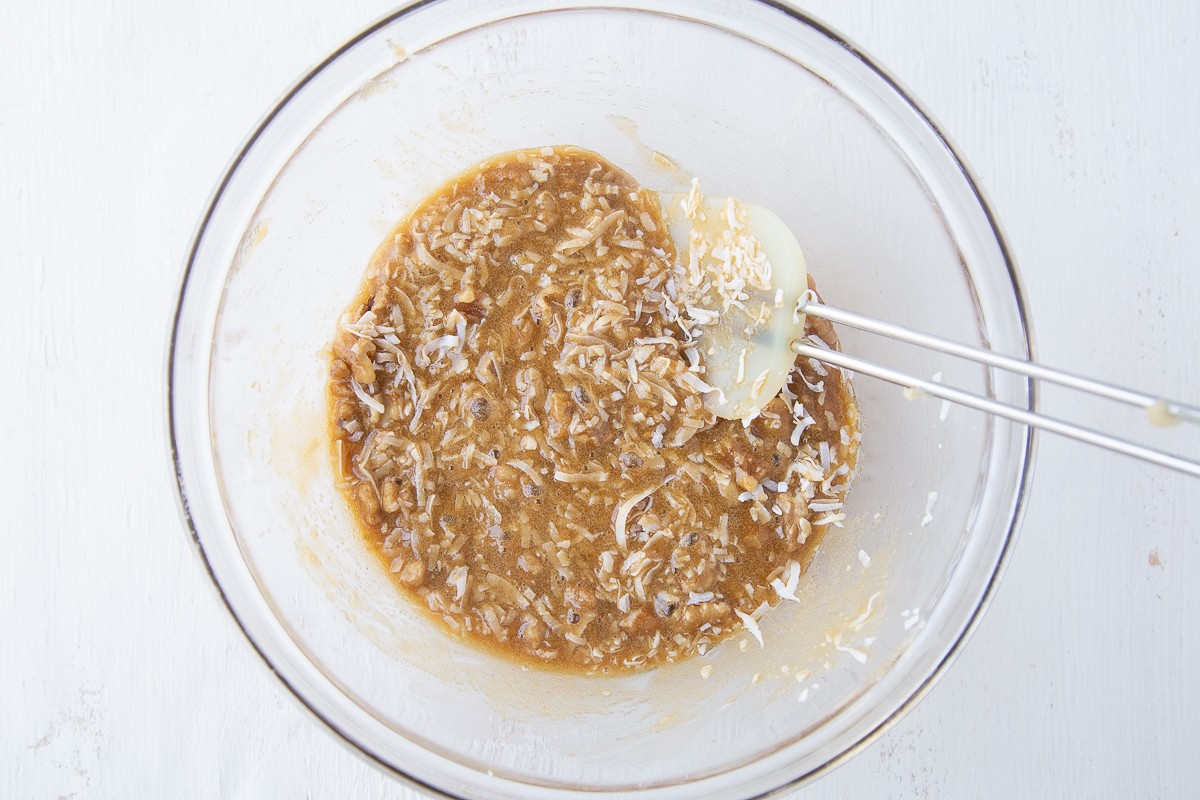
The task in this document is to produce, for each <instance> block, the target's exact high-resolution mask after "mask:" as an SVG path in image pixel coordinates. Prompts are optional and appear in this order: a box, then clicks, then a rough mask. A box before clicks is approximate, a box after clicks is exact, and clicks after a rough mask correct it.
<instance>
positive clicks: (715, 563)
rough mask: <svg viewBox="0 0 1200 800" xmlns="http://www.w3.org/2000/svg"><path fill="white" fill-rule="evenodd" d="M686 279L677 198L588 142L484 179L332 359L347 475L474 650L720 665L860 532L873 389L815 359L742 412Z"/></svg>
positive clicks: (386, 257)
mask: <svg viewBox="0 0 1200 800" xmlns="http://www.w3.org/2000/svg"><path fill="white" fill-rule="evenodd" d="M685 280H686V274H685V269H684V267H683V266H681V265H680V263H679V259H678V256H677V253H676V250H675V246H674V244H673V243H672V241H671V238H670V236H669V234H668V231H667V228H666V226H665V225H664V223H663V219H662V211H661V208H660V206H659V201H658V199H657V197H656V195H655V194H654V193H652V192H650V191H648V190H645V189H642V188H641V187H639V186H638V185H637V183H636V182H635V181H634V180H633V179H632V178H631V177H629V176H628V175H627V174H625V173H624V172H622V171H621V170H620V169H618V168H616V167H614V166H613V165H612V164H610V163H608V162H607V161H605V160H604V159H603V158H601V157H600V156H598V155H596V154H594V153H591V152H588V151H586V150H582V149H579V148H575V147H555V148H542V149H537V150H527V151H520V152H515V153H508V154H505V155H501V156H497V157H495V158H493V159H491V160H489V161H487V162H485V163H483V164H481V165H480V166H479V167H478V168H476V169H474V170H472V171H470V172H468V173H466V174H463V175H461V176H459V177H458V178H456V179H454V180H453V181H452V182H450V183H448V184H446V185H445V186H443V187H442V188H441V189H440V190H438V191H437V192H436V193H435V194H433V195H432V196H431V197H430V198H429V199H428V200H426V201H425V203H424V204H423V205H422V206H420V207H419V208H418V209H416V211H415V212H414V213H413V214H412V216H411V217H410V218H409V219H408V220H406V221H405V222H404V223H402V224H401V225H400V226H399V227H398V228H397V229H396V230H395V232H394V235H393V236H392V237H390V238H389V240H388V241H387V242H386V243H385V244H384V245H383V246H382V247H381V248H380V249H379V250H378V251H377V252H376V254H375V256H374V257H373V259H372V261H371V264H370V266H369V267H368V270H367V274H366V280H365V283H364V286H363V287H362V289H361V291H360V294H359V296H358V297H357V299H356V300H355V302H354V303H353V304H352V305H351V307H350V309H349V310H348V311H347V313H346V314H345V315H344V316H343V317H342V320H341V324H340V327H339V330H338V333H337V334H336V336H335V338H334V340H333V342H332V343H331V345H330V350H331V353H332V361H331V366H330V378H331V380H330V384H329V389H330V398H331V423H332V424H331V428H332V431H333V437H334V438H333V441H334V445H333V447H334V458H335V461H336V472H337V474H338V476H339V478H340V481H341V487H342V488H343V489H344V491H345V492H346V495H347V497H348V499H349V501H350V505H351V507H352V508H353V510H354V512H355V514H356V516H357V517H358V519H359V520H360V522H361V523H362V527H363V531H364V535H365V537H366V539H367V540H368V542H369V544H370V546H372V547H373V548H374V549H375V551H376V552H377V553H378V554H379V556H380V557H381V558H382V559H383V561H384V564H385V565H386V568H387V569H388V570H389V571H390V573H391V574H392V576H393V577H394V579H395V581H396V583H397V585H398V586H399V587H400V588H401V589H402V590H403V591H404V592H406V593H408V594H410V595H411V596H412V598H413V599H414V600H415V601H417V602H419V603H420V604H421V605H422V606H424V607H426V608H428V610H429V611H430V612H431V613H432V614H433V615H435V616H436V617H437V618H438V619H440V620H442V621H443V622H444V624H445V626H446V628H447V629H448V631H449V632H450V633H451V634H452V635H455V636H462V637H466V638H469V639H471V640H473V641H475V642H477V643H478V644H481V645H484V646H486V647H489V648H491V649H493V650H499V651H502V652H505V653H508V654H511V655H514V656H516V657H519V658H524V659H533V660H535V661H537V662H540V663H552V664H554V665H561V666H567V667H572V668H577V669H582V670H586V671H609V670H613V669H633V668H641V667H646V666H651V665H655V664H660V663H663V662H670V661H677V660H679V659H681V658H684V657H686V656H689V655H692V654H696V653H704V652H705V651H706V650H707V649H709V648H711V647H712V646H714V645H715V644H716V643H717V642H719V641H721V640H722V639H724V638H726V637H728V636H729V635H731V634H732V633H734V632H736V631H738V630H742V629H748V630H749V631H750V632H751V633H755V634H757V630H758V629H757V624H756V622H755V620H757V619H758V618H759V617H761V615H762V614H764V613H765V612H766V611H767V610H768V609H769V608H770V607H771V605H773V604H775V603H776V602H778V600H779V599H780V597H784V596H788V595H791V594H792V593H793V591H794V588H795V586H796V580H797V578H798V576H799V574H800V573H801V571H802V570H803V568H804V567H805V566H807V563H808V561H809V560H811V558H812V554H813V548H814V547H815V545H816V543H817V542H818V541H819V540H820V538H821V536H822V535H823V534H824V532H825V529H826V528H827V527H828V526H830V525H832V524H837V523H838V521H839V520H841V519H842V518H843V515H842V512H841V508H842V504H843V502H844V500H845V494H846V490H847V487H848V484H849V479H850V477H851V476H852V475H853V472H854V468H855V464H856V461H857V454H858V441H859V438H860V436H859V426H858V409H857V406H856V405H855V402H854V399H853V395H852V392H851V389H850V385H849V382H848V381H847V380H846V378H845V376H843V375H842V373H841V372H840V371H839V370H837V369H836V368H832V367H830V368H826V367H822V366H821V365H820V364H818V363H815V362H814V363H812V364H809V363H803V364H800V363H797V365H796V367H795V368H794V369H793V371H792V374H791V377H790V379H789V381H788V383H787V385H786V386H785V387H784V389H783V390H782V391H781V392H780V394H779V395H778V396H777V397H775V398H774V399H773V400H772V401H771V402H770V403H769V404H768V405H767V406H766V407H765V408H763V409H762V411H761V413H760V414H759V415H758V416H757V417H754V418H753V419H748V420H725V419H718V418H717V417H716V416H714V415H713V414H712V413H711V412H710V411H708V410H707V409H706V408H705V404H704V394H703V393H704V392H706V391H709V390H710V389H711V387H709V386H708V384H706V383H705V381H704V366H703V357H702V354H701V353H699V352H698V350H697V348H696V347H695V346H694V344H693V336H692V334H691V332H690V331H688V330H687V325H686V324H684V323H685V322H686V320H681V319H680V317H679V312H678V307H677V305H676V302H675V301H676V300H677V299H678V298H679V288H680V287H681V286H683V281H685ZM812 323H813V321H812V320H809V323H808V324H807V325H806V328H805V333H806V334H807V336H808V337H809V338H810V339H813V338H818V339H820V340H821V341H822V342H823V343H824V344H826V345H828V346H830V347H836V346H837V341H836V339H835V337H834V334H833V331H832V329H831V328H830V327H829V326H828V324H826V323H819V322H818V325H819V327H817V328H814V327H813V326H812Z"/></svg>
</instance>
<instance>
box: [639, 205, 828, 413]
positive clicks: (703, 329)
mask: <svg viewBox="0 0 1200 800" xmlns="http://www.w3.org/2000/svg"><path fill="white" fill-rule="evenodd" d="M659 201H660V202H661V204H662V208H663V217H664V219H665V221H666V223H667V225H668V226H669V228H670V233H671V238H672V240H674V242H675V247H676V249H677V250H678V251H679V259H680V261H681V262H682V265H683V268H684V276H685V277H684V279H683V281H682V284H683V285H682V286H680V287H677V291H678V295H679V300H678V305H679V314H680V321H681V322H682V323H683V324H684V325H686V326H687V327H688V329H689V330H691V331H692V332H693V335H695V336H697V337H698V339H699V343H698V345H697V347H698V349H699V351H700V353H701V363H702V365H703V368H704V373H703V374H702V376H701V377H702V378H703V380H704V382H705V383H707V384H708V385H709V386H712V387H713V391H711V392H708V393H707V394H705V396H704V402H705V405H706V406H707V407H708V408H709V410H711V411H712V412H713V413H715V414H716V415H717V416H720V417H724V418H726V419H744V418H746V417H753V416H755V415H756V414H757V412H758V409H760V408H761V407H762V406H764V405H766V404H767V403H768V402H770V401H771V399H772V398H773V397H775V395H776V394H778V393H779V390H780V389H781V388H782V387H783V384H784V382H785V381H786V380H787V376H788V373H789V372H790V371H791V368H792V364H793V363H794V362H795V359H796V357H795V355H794V354H792V352H791V351H790V350H789V349H788V346H789V345H790V344H791V341H792V340H793V339H796V338H799V337H800V336H801V335H802V334H803V327H804V320H803V318H802V317H801V316H799V315H798V314H796V304H797V301H798V300H799V299H800V296H801V295H803V294H804V292H805V291H806V290H807V289H808V276H807V272H806V270H805V267H804V253H803V252H802V251H801V250H800V244H799V242H797V241H796V237H795V236H794V235H793V234H792V232H791V231H790V230H789V229H788V227H787V225H785V224H784V223H783V220H781V219H779V217H778V216H776V215H775V214H774V213H773V212H771V211H769V210H767V209H765V208H762V207H761V206H756V205H753V204H751V203H744V202H741V201H740V200H735V199H734V198H732V197H729V198H724V197H721V198H718V197H704V196H702V195H701V194H700V192H699V188H698V186H697V184H696V183H695V182H693V185H692V191H691V192H690V193H681V194H671V193H667V192H660V193H659Z"/></svg>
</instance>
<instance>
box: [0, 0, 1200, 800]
mask: <svg viewBox="0 0 1200 800" xmlns="http://www.w3.org/2000/svg"><path fill="white" fill-rule="evenodd" d="M808 8H809V9H810V10H811V11H812V12H813V13H815V14H816V15H817V16H818V17H820V18H822V19H824V20H825V21H827V22H828V23H829V24H831V25H832V26H834V27H835V28H838V29H840V30H841V31H843V32H844V33H846V34H847V35H849V36H850V37H851V38H852V39H854V40H855V41H857V42H858V43H859V44H860V45H862V46H863V47H864V48H865V49H866V50H867V51H868V52H870V53H872V54H873V55H874V56H876V57H877V58H878V59H879V60H880V61H882V63H883V64H885V65H886V66H887V67H888V68H890V69H891V70H892V72H893V73H894V74H895V75H896V76H897V77H899V78H900V80H901V81H903V82H904V83H906V84H907V85H908V86H909V87H910V88H911V89H912V90H913V91H914V92H915V93H916V95H917V96H918V97H920V98H921V99H922V100H923V101H924V103H925V105H926V106H927V108H929V109H930V110H931V111H932V112H933V114H934V116H935V117H936V118H937V119H939V120H940V121H941V123H942V124H943V126H944V128H945V130H946V131H948V132H949V133H950V135H951V136H952V137H953V138H954V139H955V140H956V141H957V142H958V144H959V145H960V146H961V148H962V150H963V152H964V153H965V155H966V157H967V158H968V160H969V161H970V162H971V163H972V165H973V166H974V167H975V169H976V171H977V172H978V174H979V175H980V177H981V178H982V181H983V184H984V186H985V187H986V189H987V191H988V192H989V194H990V196H991V198H992V200H993V201H994V203H995V206H996V209H997V210H998V212H999V215H1000V218H1001V220H1002V221H1003V223H1004V225H1005V226H1006V228H1007V230H1008V233H1009V235H1010V237H1011V241H1012V245H1013V248H1014V250H1015V254H1016V257H1017V261H1018V263H1019V264H1020V266H1021V269H1022V271H1023V274H1024V277H1025V281H1026V286H1027V290H1028V298H1029V306H1030V312H1031V314H1032V319H1033V322H1034V326H1035V334H1036V337H1037V341H1038V345H1039V347H1040V355H1041V358H1042V360H1043V361H1045V362H1046V363H1049V364H1054V365H1059V366H1068V367H1070V368H1072V369H1075V370H1077V371H1080V372H1082V373H1085V374H1092V375H1098V376H1103V375H1112V376H1115V375H1116V374H1117V373H1120V375H1121V378H1122V379H1123V380H1125V381H1126V382H1128V383H1131V384H1135V385H1142V386H1146V387H1151V388H1157V389H1158V390H1160V391H1161V392H1163V393H1166V394H1168V395H1173V396H1179V397H1182V398H1186V399H1190V400H1192V401H1200V358H1198V357H1197V343H1198V340H1200V315H1197V314H1196V312H1195V308H1194V307H1195V303H1196V300H1197V298H1200V146H1198V145H1197V143H1198V141H1200V139H1198V134H1197V131H1198V130H1200V11H1198V9H1200V6H1197V5H1196V4H1194V3H1191V2H1188V1H1187V0H1176V1H1175V2H1166V1H1165V0H1164V2H1142V3H1138V2H1132V1H1131V0H1103V2H1083V0H1067V1H1066V2H1057V3H1044V2H1036V1H1035V0H1006V2H999V1H998V0H995V1H993V0H973V1H972V2H961V1H959V2H954V1H952V0H900V1H898V2H890V3H885V2H873V1H872V0H813V2H810V3H809V5H808ZM387 10H388V2H387V0H320V1H317V0H305V1H304V2H297V1H296V0H289V1H288V2H284V0H255V2H244V1H239V2H230V1H229V0H215V1H213V0H210V1H209V2H194V1H193V2H179V3H157V2H149V1H148V0H141V2H133V1H131V0H114V2H110V3H82V2H80V3H68V2H63V0H50V2H43V3H33V2H20V1H19V0H18V1H17V2H6V3H3V4H0V164H2V168H0V341H2V342H3V343H4V345H3V346H4V351H3V352H4V358H3V367H2V368H0V375H3V378H2V379H0V380H2V381H3V386H4V391H3V393H2V395H0V397H2V399H0V431H2V433H0V443H2V444H3V449H2V452H3V458H0V499H2V504H0V512H2V513H0V537H2V538H0V548H2V555H0V598H2V606H0V608H2V612H3V613H2V619H3V623H2V625H3V628H2V631H0V636H2V638H0V697H2V698H3V703H2V706H0V708H2V712H3V724H0V764H2V766H0V795H3V796H5V797H13V798H25V797H28V798H42V797H46V798H57V797H78V798H85V797H86V798H92V797H96V798H124V797H167V796H170V797H180V798H183V797H196V798H200V797H204V798H208V797H231V798H242V797H244V798H275V797H279V798H285V797H286V798H292V797H308V798H341V797H361V798H405V799H406V800H411V798H414V797H415V795H414V793H413V792H412V791H411V790H409V789H407V788H405V787H403V786H401V785H400V784H398V783H396V782H395V781H394V780H392V779H391V778H389V777H387V776H385V775H384V774H383V773H381V772H379V771H378V770H376V769H375V768H374V767H372V766H371V765H369V764H367V763H366V762H364V761H363V760H361V759H359V758H357V757H356V756H355V755H354V754H352V753H351V752H350V751H349V750H348V749H347V748H345V747H344V746H342V745H341V744H340V743H339V742H338V741H337V740H335V738H334V737H333V736H332V735H331V734H329V733H328V732H327V731H326V730H325V729H324V728H323V727H322V726H321V725H320V724H319V723H317V722H316V721H315V720H314V719H313V718H311V717H310V716H309V715H308V714H307V713H306V712H305V711H303V710H302V709H301V708H300V706H299V705H298V703H296V702H295V701H294V700H293V699H292V698H291V697H290V695H288V694H287V692H286V691H285V690H284V689H283V688H282V686H281V685H280V684H279V683H278V682H277V681H276V680H275V678H274V677H273V676H272V675H271V674H270V672H269V671H268V669H267V668H266V667H265V666H264V664H263V663H262V661H261V660H260V659H259V657H258V655H257V654H256V653H255V652H254V650H253V649H252V648H251V646H250V645H249V644H248V642H247V641H246V640H245V638H244V637H243V635H242V634H241V632H240V631H239V630H238V628H237V627H236V626H235V624H234V623H233V620H232V618H231V617H230V615H229V613H228V612H227V611H226V609H225V608H224V606H223V605H222V604H221V602H220V600H219V599H218V597H217V594H216V592H215V591H214V590H213V588H212V586H211V583H210V580H209V577H208V575H207V574H206V573H205V571H204V569H203V566H202V564H201V562H200V560H199V559H198V558H197V557H196V555H195V553H194V551H193V549H192V545H191V542H190V540H189V539H188V537H187V535H186V534H185V532H184V528H183V525H182V524H181V522H180V518H179V514H178V512H177V510H176V501H175V499H174V496H173V491H174V489H173V484H172V479H171V471H170V465H169V461H168V456H167V446H166V433H165V430H166V426H165V421H164V402H163V398H164V390H163V384H164V352H165V347H166V337H167V327H168V323H169V319H170V314H171V309H172V307H173V304H174V299H175V294H176V291H177V282H178V279H179V274H180V267H181V262H182V260H183V258H184V250H185V247H186V245H187V242H188V238H189V236H190V234H191V232H192V229H193V226H194V225H195V222H196V220H197V217H198V215H199V214H200V212H201V211H202V209H203V207H204V204H205V201H206V198H207V196H208V193H209V191H210V189H211V188H212V186H213V184H214V182H215V181H216V180H217V178H218V176H219V175H220V173H221V171H222V170H223V168H224V166H225V164H226V162H227V160H228V159H229V158H230V156H231V155H232V154H233V152H234V150H235V149H236V147H237V146H238V144H239V142H240V141H241V139H242V137H243V136H244V135H246V133H247V132H248V131H249V130H250V128H251V126H252V125H253V124H254V122H255V120H256V119H257V118H258V117H259V116H260V115H261V114H262V113H263V112H264V111H265V110H266V109H267V108H268V107H269V106H270V104H271V103H273V102H274V100H275V98H276V97H277V95H278V94H279V93H280V92H281V91H282V90H283V89H284V88H285V87H286V86H287V85H288V84H289V83H290V82H291V81H292V80H293V79H294V78H295V77H296V76H298V75H299V74H300V72H301V71H302V70H304V69H305V68H307V67H308V66H309V65H310V64H312V63H314V62H315V61H317V60H318V59H319V58H321V57H323V56H324V55H325V54H326V53H327V52H328V51H330V50H332V49H333V48H334V47H336V46H337V45H338V44H340V43H341V42H342V40H343V39H345V38H346V37H347V36H349V35H350V34H352V33H354V32H355V31H357V30H358V29H360V28H361V27H362V26H364V25H365V24H366V23H368V22H370V21H371V20H373V19H374V18H376V17H377V16H379V15H380V14H382V13H384V12H385V11H387ZM1046 408H1047V410H1049V411H1051V412H1052V413H1059V414H1072V413H1073V414H1075V415H1077V416H1080V417H1082V418H1083V419H1084V420H1085V421H1090V422H1092V423H1098V422H1105V421H1108V420H1111V419H1112V418H1113V417H1114V416H1115V415H1114V414H1113V412H1112V411H1111V409H1110V407H1109V406H1107V405H1101V404H1096V403H1091V402H1081V401H1076V400H1074V399H1073V398H1070V397H1066V396H1063V395H1060V394H1051V395H1049V396H1048V397H1047V399H1046ZM1129 419H1130V422H1129V423H1128V424H1127V425H1126V426H1124V429H1125V430H1127V431H1133V430H1136V429H1138V428H1139V427H1140V426H1138V425H1137V423H1136V419H1135V418H1134V416H1133V415H1130V416H1129ZM1158 441H1160V442H1167V443H1174V444H1176V445H1177V446H1179V447H1180V448H1189V449H1190V452H1191V453H1192V454H1193V455H1194V456H1200V437H1198V436H1197V435H1195V432H1191V435H1185V434H1184V433H1181V432H1179V431H1176V432H1174V433H1173V434H1169V435H1165V436H1162V437H1159V439H1158ZM1036 469H1037V473H1036V480H1035V484H1034V491H1033V495H1032V497H1031V499H1030V502H1029V506H1028V513H1027V515H1026V519H1025V524H1024V527H1023V530H1022V533H1021V535H1020V538H1019V540H1018V545H1017V549H1016V553H1015V555H1014V556H1013V558H1012V561H1011V564H1010V566H1009V568H1008V571H1007V574H1006V576H1005V578H1004V581H1003V582H1002V584H1001V587H1000V590H999V592H998V594H997V596H996V598H995V602H994V603H993V605H992V607H991V609H990V611H989V612H988V614H987V616H986V618H985V619H984V621H983V623H982V625H981V626H980V627H979V629H978V631H977V633H976V634H975V636H974V637H973V639H972V640H971V642H970V643H969V645H968V646H967V648H966V650H965V652H964V653H963V654H962V656H961V657H960V658H959V659H958V661H957V662H956V664H955V665H954V666H953V667H952V668H951V670H950V671H949V673H948V674H947V675H946V676H945V677H944V678H943V679H942V681H941V682H940V684H938V686H937V687H936V688H935V689H934V690H933V691H932V692H931V693H930V695H929V696H928V697H927V698H926V699H925V700H924V701H923V702H922V703H921V704H920V705H919V707H918V708H917V709H916V710H915V711H914V712H913V713H911V714H910V715H908V716H907V717H906V718H905V719H903V720H902V721H901V722H900V723H899V724H898V725H896V726H895V727H894V728H893V729H892V730H891V731H890V732H888V733H887V734H886V735H884V736H883V737H882V738H881V739H880V740H879V741H877V742H875V743H874V744H873V745H871V746H870V747H869V748H867V749H866V750H865V751H864V752H863V753H861V754H860V755H858V756H857V757H856V758H854V759H853V760H851V761H850V762H849V763H848V764H847V765H845V766H843V767H841V768H839V769H837V770H835V771H834V772H832V773H830V774H829V775H827V776H825V777H824V778H822V779H821V780H819V781H817V782H816V783H814V784H813V785H811V786H810V787H808V788H806V789H805V790H804V791H802V792H798V793H797V795H799V796H803V797H805V798H824V797H829V798H834V797H846V796H851V797H967V796H980V797H998V798H1006V797H1024V796H1085V795H1086V796H1109V797H1184V796H1195V795H1196V794H1197V793H1198V792H1200V759H1197V758H1196V756H1195V751H1196V750H1197V747H1198V746H1200V721H1198V720H1197V717H1196V713H1195V712H1196V709H1197V708H1200V677H1198V676H1197V671H1196V664H1197V663H1200V636H1198V635H1197V634H1198V631H1197V619H1198V618H1200V581H1197V580H1195V578H1196V577H1197V576H1200V541H1198V540H1197V533H1198V528H1200V526H1198V522H1200V481H1197V480H1195V479H1189V478H1184V477H1182V476H1177V475H1174V474H1170V473H1167V472H1165V471H1163V470H1161V469H1158V468H1152V467H1148V466H1142V465H1140V464H1136V463H1133V462H1130V461H1128V460H1125V459H1122V458H1120V457H1117V456H1113V455H1110V454H1108V453H1105V452H1100V451H1096V450H1092V449H1090V448H1087V447H1085V446H1083V445H1078V444H1074V443H1070V442H1066V441H1063V440H1058V439H1054V438H1051V437H1043V438H1042V440H1041V445H1040V449H1039V454H1038V458H1037V467H1036Z"/></svg>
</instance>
